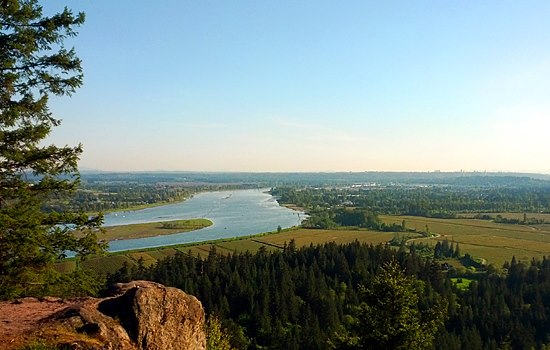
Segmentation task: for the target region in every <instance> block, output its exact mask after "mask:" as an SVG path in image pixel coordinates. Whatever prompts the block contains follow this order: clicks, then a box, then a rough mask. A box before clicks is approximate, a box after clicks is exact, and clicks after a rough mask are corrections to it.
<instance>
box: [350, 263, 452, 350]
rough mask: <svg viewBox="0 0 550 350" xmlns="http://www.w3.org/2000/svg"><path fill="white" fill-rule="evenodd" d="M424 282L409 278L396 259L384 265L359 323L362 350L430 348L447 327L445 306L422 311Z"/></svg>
mask: <svg viewBox="0 0 550 350" xmlns="http://www.w3.org/2000/svg"><path fill="white" fill-rule="evenodd" d="M422 289H423V286H422V283H421V281H419V280H417V279H416V278H414V277H412V276H407V275H405V273H404V272H403V270H402V269H401V267H400V266H399V264H398V263H397V262H396V261H395V260H392V261H390V262H389V263H386V264H384V267H383V268H382V270H381V271H380V273H378V274H377V275H376V276H375V277H374V280H373V282H372V285H370V286H369V287H368V288H363V290H362V292H361V293H362V294H363V301H364V303H363V305H362V306H361V309H360V313H359V320H358V326H359V327H358V335H359V339H360V340H359V348H360V349H408V350H420V349H428V348H430V347H431V346H432V342H433V340H434V336H435V333H436V332H437V330H438V329H439V327H441V326H442V325H443V320H444V318H445V305H444V304H440V305H437V306H434V307H432V308H431V309H429V310H425V311H420V310H419V307H418V302H419V295H420V294H421V293H422Z"/></svg>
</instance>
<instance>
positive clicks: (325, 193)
mask: <svg viewBox="0 0 550 350" xmlns="http://www.w3.org/2000/svg"><path fill="white" fill-rule="evenodd" d="M272 193H273V194H274V195H276V196H277V197H278V199H279V202H281V203H292V204H296V205H297V206H301V207H303V208H306V209H308V210H311V211H313V210H316V209H318V208H335V207H338V206H345V207H359V208H365V209H368V210H370V211H373V212H376V213H383V214H394V215H415V216H426V217H435V218H454V217H456V213H472V212H474V213H476V212H477V213H481V212H486V213H491V212H495V213H496V212H550V185H547V186H537V187H528V186H525V187H515V188H512V187H464V186H429V187H419V186H417V187H414V186H409V187H405V186H388V187H372V188H350V187H342V188H296V187H277V188H275V189H273V191H272Z"/></svg>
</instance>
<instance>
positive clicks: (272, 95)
mask: <svg viewBox="0 0 550 350" xmlns="http://www.w3.org/2000/svg"><path fill="white" fill-rule="evenodd" d="M58 3H63V2H59V1H56V2H48V6H47V8H46V11H47V12H49V11H51V10H53V9H56V7H55V6H56V5H55V4H58ZM65 3H66V4H67V5H68V6H70V8H72V9H73V10H75V11H78V10H80V11H84V12H86V16H87V20H86V23H85V24H84V26H82V27H81V28H80V34H79V36H78V37H77V38H76V39H74V40H72V41H71V43H72V44H73V45H74V46H75V48H76V50H77V52H78V53H79V56H80V57H81V58H82V60H83V65H84V70H85V82H84V86H83V87H82V88H81V89H80V90H78V92H77V93H76V94H75V95H73V97H72V98H61V99H53V100H52V111H53V112H54V114H55V116H57V117H59V118H61V119H63V123H62V125H61V126H60V127H58V128H56V130H55V131H54V132H53V134H52V136H51V138H50V140H51V142H55V143H58V144H69V145H74V144H77V143H79V142H82V143H83V145H84V149H85V151H84V154H83V156H82V159H81V162H80V164H81V166H82V167H88V168H94V169H102V170H120V171H127V170H208V171H218V170H220V171H364V170H399V171H401V170H436V169H439V170H448V171H451V170H461V169H463V170H491V171H493V170H497V171H510V170H511V171H537V172H547V173H550V24H549V23H550V20H549V19H550V2H549V1H542V0H541V1H515V0H514V1H502V0H500V1H473V0H472V1H462V0H461V1H435V0H434V1H295V0H293V1H281V0H277V1H259V0H258V1H198V0H197V1H181V0H178V1H175V0H174V1H172V0H169V1H168V0H166V1H158V2H153V1H136V0H133V1H126V0H124V1H122V0H117V1H106V0H93V1H92V0H89V1H82V0H78V1H74V0H73V1H70V2H68V1H65Z"/></svg>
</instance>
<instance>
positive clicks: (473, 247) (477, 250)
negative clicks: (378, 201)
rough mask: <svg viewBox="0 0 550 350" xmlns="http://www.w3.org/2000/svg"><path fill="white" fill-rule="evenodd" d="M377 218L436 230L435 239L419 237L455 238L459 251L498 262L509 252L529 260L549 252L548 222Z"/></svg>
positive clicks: (489, 261)
mask: <svg viewBox="0 0 550 350" xmlns="http://www.w3.org/2000/svg"><path fill="white" fill-rule="evenodd" d="M380 218H381V219H382V221H384V222H386V223H397V224H401V222H402V221H403V220H405V222H406V225H407V227H408V228H416V229H417V230H419V231H424V230H426V227H427V228H428V229H429V231H430V232H432V233H436V234H439V235H440V237H438V238H437V239H430V238H425V239H420V240H416V242H424V243H427V244H431V245H435V244H436V242H437V240H445V239H448V240H449V241H455V242H458V243H459V245H460V251H461V253H462V254H464V253H469V254H471V255H473V256H476V257H481V258H484V259H486V260H487V262H488V263H489V264H491V263H492V264H494V265H495V266H501V265H502V264H503V263H504V262H505V261H509V260H511V259H512V257H513V256H515V257H516V259H519V260H523V261H529V260H531V258H533V257H537V258H541V257H542V256H545V255H546V256H550V225H532V226H526V225H511V224H499V223H494V222H491V221H487V220H474V219H433V218H424V217H416V216H388V215H381V216H380Z"/></svg>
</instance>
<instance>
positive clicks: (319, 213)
mask: <svg viewBox="0 0 550 350" xmlns="http://www.w3.org/2000/svg"><path fill="white" fill-rule="evenodd" d="M302 226H303V227H306V228H320V229H331V228H336V227H350V226H352V227H361V228H368V229H371V230H375V231H383V232H405V231H407V228H406V224H405V221H403V222H402V223H401V225H398V224H386V223H384V222H382V220H380V218H379V217H378V215H376V213H374V212H372V211H370V210H365V209H354V208H335V209H330V208H328V209H324V208H316V209H315V210H313V211H310V212H309V217H308V218H307V219H306V220H304V222H303V223H302Z"/></svg>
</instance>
